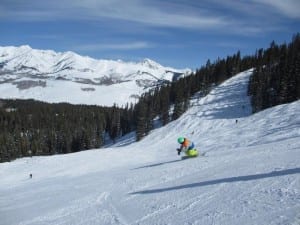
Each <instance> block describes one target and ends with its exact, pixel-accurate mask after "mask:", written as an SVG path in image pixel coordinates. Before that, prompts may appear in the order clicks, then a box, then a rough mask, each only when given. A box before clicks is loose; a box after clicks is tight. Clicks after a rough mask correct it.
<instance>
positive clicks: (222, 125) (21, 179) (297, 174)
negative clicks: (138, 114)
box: [0, 71, 300, 225]
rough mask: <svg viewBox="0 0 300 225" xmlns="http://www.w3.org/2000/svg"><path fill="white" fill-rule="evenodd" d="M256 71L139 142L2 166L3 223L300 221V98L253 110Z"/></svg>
mask: <svg viewBox="0 0 300 225" xmlns="http://www.w3.org/2000/svg"><path fill="white" fill-rule="evenodd" d="M250 74H251V71H246V72H243V73H240V74H238V75H237V76H235V77H233V78H232V79H230V80H228V81H226V82H224V83H223V84H222V85H220V86H218V87H216V88H215V89H213V90H212V91H211V93H210V94H209V95H208V96H206V97H204V98H200V99H194V100H193V102H192V105H193V106H192V107H191V108H190V109H189V110H188V111H187V112H186V113H185V114H184V115H183V116H182V117H181V118H179V119H178V120H177V121H175V122H172V123H170V124H168V125H167V126H165V127H162V128H159V129H156V130H153V131H152V132H151V133H150V134H149V135H148V136H147V137H145V138H144V139H143V140H142V141H140V142H138V143H132V144H129V145H126V146H123V147H122V146H120V143H117V144H116V145H112V146H110V147H107V148H104V149H98V150H90V151H85V152H79V153H74V154H68V155H56V156H48V157H32V158H23V159H18V160H15V161H13V162H10V163H2V164H0V218H1V220H0V225H54V224H55V225H70V224H72V225H73V224H74V225H84V224H88V225H96V224H97V225H98V224H101V225H102V224H104V225H110V224H111V225H112V224H115V225H117V224H118V225H144V224H146V225H155V224H157V225H158V224H161V225H163V224H172V225H173V224H174V225H188V224H193V225H197V224H215V225H218V224H220V225H226V224H228V225H229V224H230V225H235V224H236V225H240V224H244V225H247V224H249V225H250V224H251V225H253V224H257V225H260V224H270V225H275V224H276V225H277V224H284V225H285V224H290V225H299V224H300V161H299V158H300V101H297V102H294V103H291V104H287V105H281V106H277V107H274V108H272V109H268V110H265V111H262V112H260V113H257V114H254V115H251V106H250V102H249V98H248V97H247V95H246V92H247V83H248V79H249V76H250ZM236 120H237V121H236ZM181 135H184V136H187V137H189V138H190V139H191V140H193V141H194V142H195V144H196V146H197V147H198V149H199V150H200V152H205V153H206V154H205V156H203V157H198V158H193V159H188V160H181V159H180V157H179V156H177V152H176V150H175V149H176V147H178V146H177V145H178V144H177V143H176V140H177V137H178V136H181ZM130 138H131V137H130ZM122 141H123V142H124V143H126V140H122ZM29 173H32V174H33V178H32V179H29Z"/></svg>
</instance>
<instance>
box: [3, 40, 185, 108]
mask: <svg viewBox="0 0 300 225" xmlns="http://www.w3.org/2000/svg"><path fill="white" fill-rule="evenodd" d="M190 73H191V70H190V69H182V70H180V69H174V68H171V67H164V66H162V65H161V64H159V63H157V62H155V61H153V60H151V59H149V58H145V59H143V60H142V61H141V62H124V61H122V60H116V61H114V60H105V59H93V58H91V57H88V56H81V55H79V54H77V53H74V52H71V51H67V52H55V51H53V50H37V49H33V48H31V47H30V46H29V45H23V46H20V47H14V46H8V47H1V46H0V93H1V96H2V98H21V99H28V98H33V99H36V100H40V101H45V102H69V103H73V104H96V105H106V106H110V105H113V104H114V103H116V104H120V105H125V104H126V103H131V102H136V99H135V98H132V97H131V96H140V95H141V94H142V93H144V92H146V91H148V90H149V89H151V88H153V87H155V86H158V85H162V84H163V83H166V82H172V81H174V80H177V79H179V78H180V77H183V76H187V75H188V74H190ZM55 81H57V82H55ZM61 82H65V85H61V84H60V83H61ZM58 83H59V84H58ZM40 84H42V85H40ZM120 84H123V85H120ZM126 84H127V85H126ZM61 86H65V87H66V88H65V90H64V92H66V91H71V92H72V95H69V96H68V97H64V95H63V94H62V95H61V96H59V95H57V94H56V92H58V93H59V92H60V91H61V89H60V88H61ZM70 86H72V87H70ZM20 87H21V88H20ZM49 89H51V90H49ZM73 89H77V90H78V93H76V91H75V90H73ZM116 89H117V90H118V91H119V94H117V95H110V96H106V95H107V92H110V93H116ZM86 90H89V93H90V94H89V95H88V96H87V97H86V98H85V99H81V100H80V101H77V100H76V98H78V95H81V94H82V92H86ZM91 93H94V94H91ZM101 95H104V97H105V98H108V97H109V98H110V99H109V100H110V101H107V99H104V98H103V97H100V96H101ZM53 96H55V99H54V97H53ZM72 96H73V97H72ZM120 96H121V99H122V100H121V101H120ZM91 98H95V99H94V100H91ZM96 99H97V100H96Z"/></svg>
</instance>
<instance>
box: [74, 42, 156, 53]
mask: <svg viewBox="0 0 300 225" xmlns="http://www.w3.org/2000/svg"><path fill="white" fill-rule="evenodd" d="M153 47H154V45H153V44H150V43H148V42H142V41H141V42H131V43H121V44H112V43H107V44H87V45H80V46H76V47H75V50H77V51H99V50H135V49H145V48H153Z"/></svg>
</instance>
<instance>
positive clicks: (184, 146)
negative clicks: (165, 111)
mask: <svg viewBox="0 0 300 225" xmlns="http://www.w3.org/2000/svg"><path fill="white" fill-rule="evenodd" d="M177 141H178V143H179V144H180V148H177V152H178V155H180V153H181V152H182V151H184V153H185V154H186V156H187V157H197V156H198V150H197V149H195V145H194V143H193V142H192V141H190V140H188V139H187V138H184V137H179V138H178V139H177Z"/></svg>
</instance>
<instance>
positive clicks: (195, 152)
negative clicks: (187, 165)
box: [181, 149, 206, 159]
mask: <svg viewBox="0 0 300 225" xmlns="http://www.w3.org/2000/svg"><path fill="white" fill-rule="evenodd" d="M185 154H186V155H185V156H182V157H181V159H192V158H196V157H198V156H205V154H206V152H202V153H199V152H198V150H197V149H192V150H189V151H187V152H186V153H185Z"/></svg>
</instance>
